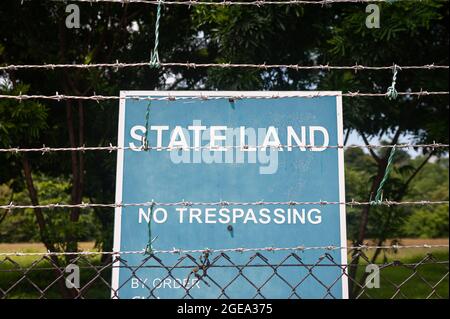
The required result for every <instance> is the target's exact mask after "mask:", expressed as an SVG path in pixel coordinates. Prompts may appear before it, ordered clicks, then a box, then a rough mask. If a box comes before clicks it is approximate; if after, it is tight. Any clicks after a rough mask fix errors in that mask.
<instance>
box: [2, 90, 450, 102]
mask: <svg viewBox="0 0 450 319" xmlns="http://www.w3.org/2000/svg"><path fill="white" fill-rule="evenodd" d="M398 95H401V96H418V97H421V96H430V95H449V92H448V91H436V92H429V91H419V92H398ZM324 96H342V97H386V96H387V95H386V93H360V92H346V93H337V92H327V91H314V92H311V93H310V94H309V95H305V94H304V93H303V94H298V95H296V94H286V95H283V94H279V93H278V94H273V95H265V96H246V95H243V94H234V95H228V96H208V95H203V94H201V95H198V96H173V95H170V94H168V96H164V97H150V96H116V95H95V94H94V95H91V96H82V95H64V94H59V93H58V92H56V94H55V95H26V94H19V95H3V94H2V95H0V99H8V100H17V101H23V100H52V101H62V100H85V101H96V102H100V101H109V100H125V99H130V100H138V101H177V100H222V99H228V100H244V99H282V98H295V97H303V98H317V97H324Z"/></svg>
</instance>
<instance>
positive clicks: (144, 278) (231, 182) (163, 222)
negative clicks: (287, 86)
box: [112, 91, 348, 299]
mask: <svg viewBox="0 0 450 319" xmlns="http://www.w3.org/2000/svg"><path fill="white" fill-rule="evenodd" d="M274 94H275V95H277V94H279V95H280V96H282V97H279V98H272V97H273V95H274ZM204 96H208V98H207V99H206V98H202V97H204ZM239 96H245V98H242V99H240V98H239ZM121 97H122V99H121V103H120V115H119V132H118V144H119V146H120V147H121V149H120V150H119V151H118V158H117V181H116V183H117V185H116V202H118V203H124V204H129V203H132V204H133V203H134V204H140V203H148V202H152V201H154V202H155V203H156V204H155V205H154V206H153V207H152V206H151V205H145V204H142V205H123V206H122V207H118V208H116V212H115V231H114V251H120V252H127V251H128V252H130V251H142V250H143V249H145V247H146V246H147V243H148V242H149V236H151V238H150V241H153V242H152V246H153V249H154V251H155V252H156V253H155V255H151V256H150V257H149V256H148V255H144V254H131V253H130V254H126V253H121V254H120V258H121V261H120V262H117V263H116V266H120V267H116V268H114V269H113V278H112V288H113V298H116V297H119V298H147V297H151V298H182V297H188V298H189V297H192V298H214V299H216V298H253V297H255V298H264V297H265V298H298V297H300V298H347V297H348V291H347V290H348V289H347V278H346V276H345V275H343V272H344V270H343V269H342V267H339V266H337V265H341V264H344V265H345V264H346V263H347V256H346V250H345V249H334V250H324V249H305V250H299V249H297V250H295V249H293V250H274V251H270V250H263V251H259V252H258V251H253V250H251V249H252V248H264V247H278V248H294V247H299V246H302V247H323V246H335V247H345V246H347V245H346V224H345V204H342V203H343V202H344V201H345V192H344V164H343V150H342V148H336V147H335V146H337V145H342V144H343V137H342V133H343V132H342V131H343V128H342V100H341V96H340V94H339V92H191V91H181V92H156V91H145V92H142V91H141V92H138V91H126V92H121ZM148 97H152V98H156V99H153V100H152V101H151V103H150V104H149V100H148ZM171 97H172V98H171ZM173 97H174V98H173ZM230 97H234V98H230ZM145 98H147V100H146V99H145ZM148 110H149V111H148ZM147 112H149V113H148V115H149V121H148V125H147V126H146V115H147ZM147 127H148V132H146V131H147ZM144 136H147V141H148V147H149V149H148V150H143V149H142V142H143V138H144ZM122 148H124V149H122ZM305 202H306V203H305ZM321 202H333V204H327V205H323V204H321ZM149 224H150V225H149ZM149 226H150V230H151V234H149ZM174 248H176V249H180V250H202V249H206V248H207V249H211V250H225V251H224V252H222V253H221V252H213V253H211V254H205V253H201V252H195V251H194V252H190V253H188V254H187V255H186V254H184V253H182V254H176V253H168V252H160V251H171V250H174ZM233 248H244V250H245V249H250V251H246V250H245V251H244V252H239V251H233V250H228V249H233ZM158 251H159V252H158ZM119 264H120V265H119ZM114 291H115V293H114Z"/></svg>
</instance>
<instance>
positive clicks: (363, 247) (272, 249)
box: [0, 244, 449, 256]
mask: <svg viewBox="0 0 450 319" xmlns="http://www.w3.org/2000/svg"><path fill="white" fill-rule="evenodd" d="M417 248H422V249H435V248H449V245H448V244H447V245H445V244H438V245H430V244H421V245H381V246H379V245H358V246H332V245H330V246H295V247H261V248H223V249H210V248H204V249H179V248H173V249H170V250H157V249H155V250H153V254H195V253H201V254H204V253H210V254H212V253H229V252H238V253H247V252H258V251H265V252H277V251H308V250H328V251H333V250H344V249H345V250H372V249H393V250H399V249H417ZM144 252H145V250H144V249H142V250H130V251H76V252H50V251H47V252H6V253H0V256H66V255H133V254H144Z"/></svg>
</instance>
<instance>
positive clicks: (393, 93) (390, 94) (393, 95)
mask: <svg viewBox="0 0 450 319" xmlns="http://www.w3.org/2000/svg"><path fill="white" fill-rule="evenodd" d="M393 72H394V74H393V76H392V84H391V86H390V87H388V89H387V92H386V97H387V98H388V99H389V100H395V99H397V97H398V92H397V89H396V88H395V85H396V84H397V72H398V67H397V64H394V70H393Z"/></svg>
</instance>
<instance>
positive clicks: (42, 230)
mask: <svg viewBox="0 0 450 319" xmlns="http://www.w3.org/2000/svg"><path fill="white" fill-rule="evenodd" d="M21 160H22V168H23V173H24V176H25V182H26V185H27V189H28V195H29V197H30V200H31V203H32V205H33V206H38V205H39V197H38V194H37V191H36V188H35V187H34V181H33V175H32V173H31V165H30V162H29V160H28V158H27V156H26V154H25V153H24V154H22V157H21ZM34 214H35V216H36V221H37V224H38V227H39V235H40V237H41V241H42V243H43V244H44V245H45V248H46V249H47V251H49V252H57V251H58V250H57V249H56V247H55V245H54V243H53V242H52V241H51V239H50V238H49V236H48V230H47V225H46V222H45V217H44V214H43V213H42V209H41V208H39V207H35V208H34ZM50 259H51V262H52V263H53V268H54V273H55V277H56V278H58V277H60V276H61V275H62V274H63V271H61V263H60V261H59V259H58V257H57V256H55V255H52V256H50ZM58 286H59V290H60V292H61V295H62V296H63V297H64V298H71V297H73V296H74V293H75V292H73V291H71V290H70V289H67V287H66V285H65V279H64V277H61V278H60V279H59V280H58Z"/></svg>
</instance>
